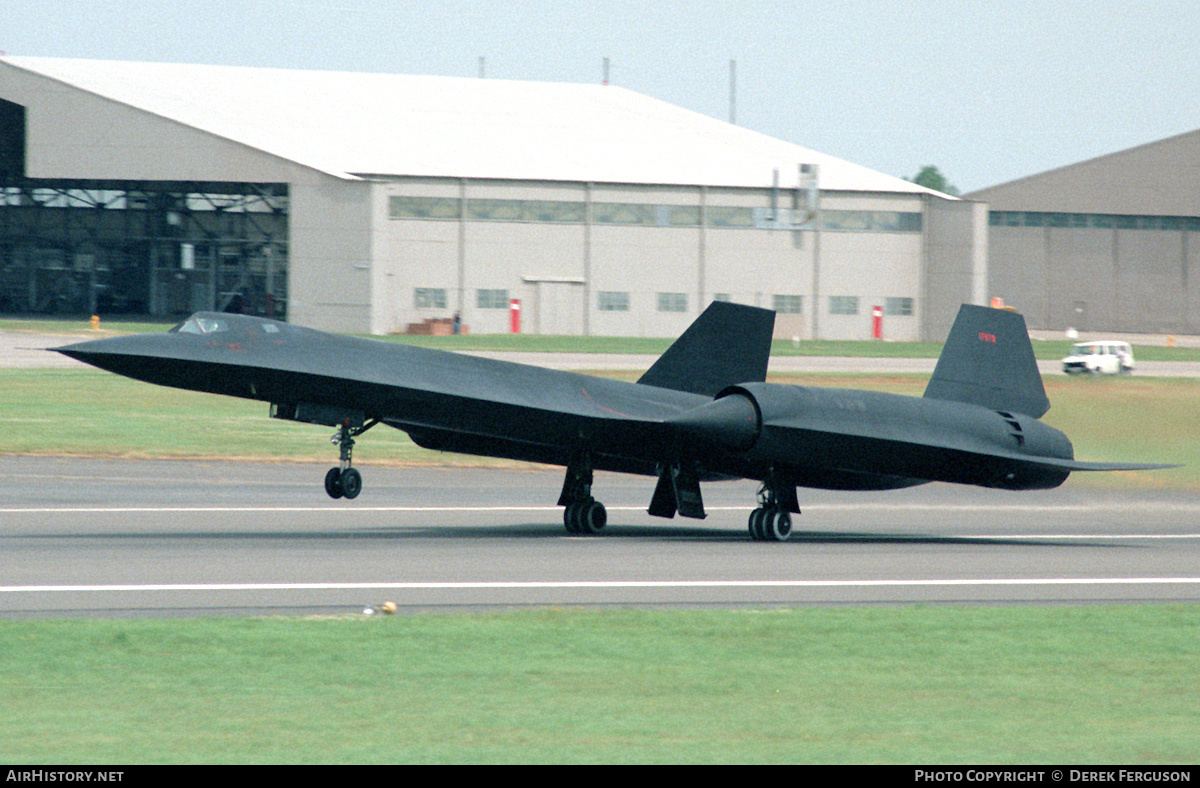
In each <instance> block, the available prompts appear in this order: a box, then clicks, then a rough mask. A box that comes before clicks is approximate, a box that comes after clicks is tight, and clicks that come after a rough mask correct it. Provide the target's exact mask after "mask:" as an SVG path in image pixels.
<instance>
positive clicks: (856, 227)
mask: <svg viewBox="0 0 1200 788" xmlns="http://www.w3.org/2000/svg"><path fill="white" fill-rule="evenodd" d="M923 226H924V219H923V218H922V216H921V214H919V213H914V212H911V211H833V210H827V211H822V212H821V227H822V229H825V230H835V231H840V232H868V233H919V232H921V229H922V227H923Z"/></svg>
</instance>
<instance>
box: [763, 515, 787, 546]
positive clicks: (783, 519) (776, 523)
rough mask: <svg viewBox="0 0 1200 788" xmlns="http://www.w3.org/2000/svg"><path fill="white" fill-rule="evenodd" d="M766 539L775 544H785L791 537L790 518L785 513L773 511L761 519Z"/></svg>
mask: <svg viewBox="0 0 1200 788" xmlns="http://www.w3.org/2000/svg"><path fill="white" fill-rule="evenodd" d="M763 525H764V526H765V528H764V530H765V531H766V538H767V539H770V540H773V541H776V542H786V541H787V540H788V537H789V536H791V535H792V516H791V515H790V514H788V513H787V512H784V511H780V510H774V511H771V512H768V514H767V516H766V517H764V518H763Z"/></svg>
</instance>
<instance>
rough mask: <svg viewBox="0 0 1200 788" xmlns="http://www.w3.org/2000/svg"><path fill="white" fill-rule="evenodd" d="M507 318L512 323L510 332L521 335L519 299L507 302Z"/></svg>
mask: <svg viewBox="0 0 1200 788" xmlns="http://www.w3.org/2000/svg"><path fill="white" fill-rule="evenodd" d="M508 318H509V320H510V321H511V323H512V327H511V328H512V332H513V333H514V334H520V333H521V299H519V298H514V299H512V300H510V301H509V302H508Z"/></svg>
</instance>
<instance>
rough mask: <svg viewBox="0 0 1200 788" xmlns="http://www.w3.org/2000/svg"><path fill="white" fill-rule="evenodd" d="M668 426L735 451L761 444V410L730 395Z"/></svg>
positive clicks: (734, 395) (701, 407) (688, 412)
mask: <svg viewBox="0 0 1200 788" xmlns="http://www.w3.org/2000/svg"><path fill="white" fill-rule="evenodd" d="M667 423H668V424H670V425H672V426H674V427H676V428H678V429H679V430H680V431H681V432H683V433H684V434H686V435H689V436H692V437H695V438H699V439H701V440H704V441H708V442H710V443H715V444H717V445H718V446H723V447H725V448H726V449H731V450H733V451H746V450H747V449H749V448H750V447H751V446H753V445H754V442H755V441H756V440H758V433H759V428H760V426H761V425H760V420H759V416H758V409H757V408H756V407H755V406H754V403H753V402H751V401H750V399H749V398H748V397H746V396H744V395H742V394H730V395H729V396H726V397H721V398H720V399H715V400H713V401H712V402H706V403H705V404H703V405H701V406H700V407H698V408H692V409H691V410H689V411H685V412H683V413H681V414H679V415H678V416H674V417H672V418H670V419H667Z"/></svg>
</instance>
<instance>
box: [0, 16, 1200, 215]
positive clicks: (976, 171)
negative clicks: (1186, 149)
mask: <svg viewBox="0 0 1200 788" xmlns="http://www.w3.org/2000/svg"><path fill="white" fill-rule="evenodd" d="M1197 30H1200V3H1195V2H1191V1H1187V0H1179V1H1176V0H1160V1H1159V2H1146V1H1145V0H1141V1H1139V0H1132V1H1131V2H1123V3H1112V4H1109V3H1104V2H1097V1H1096V0H1090V1H1089V2H1080V1H1078V0H1059V1H1058V2H1055V3H1049V2H1045V0H1005V1H1004V2H992V1H990V0H986V1H985V0H975V1H974V2H972V1H971V0H874V1H873V2H867V1H866V0H859V1H857V2H854V1H852V0H844V1H843V2H835V1H834V0H807V1H806V2H772V1H771V0H756V1H755V2H742V1H741V0H730V1H729V2H711V1H710V2H695V0H692V1H691V2H654V1H653V0H643V2H632V1H630V0H592V2H575V1H571V2H550V1H549V0H545V1H542V2H538V1H536V0H517V1H516V2H513V1H511V0H510V1H509V2H487V1H485V0H469V1H463V0H440V1H439V2H426V1H424V0H420V1H418V0H412V1H410V2H405V1H404V0H370V1H369V2H358V1H357V0H221V2H212V0H0V51H4V52H6V53H8V54H11V55H41V56H51V57H83V58H100V59H114V60H116V59H119V60H149V61H180V62H193V63H221V64H229V65H249V66H277V67H284V68H316V69H330V70H344V71H384V72H396V73H411V74H442V75H448V76H465V77H474V76H476V75H477V74H478V69H479V57H480V56H483V57H484V58H485V63H486V75H487V77H488V78H489V79H521V80H548V81H562V82H598V81H599V80H600V77H601V62H602V60H603V58H605V57H607V58H609V59H610V62H611V66H610V81H611V82H612V83H613V84H618V85H622V86H624V87H627V88H630V89H632V90H636V91H639V92H641V93H645V94H647V95H650V96H654V97H655V98H659V99H663V100H665V101H670V102H672V103H674V104H678V105H680V106H684V107H687V108H689V109H693V110H696V111H698V112H702V113H705V114H707V115H712V116H714V117H718V118H723V119H724V118H728V115H729V61H730V60H731V59H735V60H736V61H737V122H738V124H739V125H742V126H745V127H747V128H751V129H754V130H756V131H760V132H763V133H765V134H769V135H771V136H774V137H779V138H782V139H786V140H788V141H791V142H795V143H797V144H800V145H803V146H806V147H809V148H813V149H815V150H819V151H822V152H825V153H829V154H832V155H835V156H840V157H842V158H845V159H848V160H850V161H853V162H857V163H859V164H863V165H866V166H868V167H872V168H874V169H877V170H880V171H882V172H886V173H889V174H892V175H899V176H904V177H911V176H912V175H914V174H915V173H916V171H917V170H918V169H919V168H920V166H921V165H923V164H930V163H932V164H936V165H938V166H939V167H940V168H941V170H942V172H943V173H944V174H945V175H946V176H947V178H949V180H950V181H951V182H953V183H954V184H956V185H957V186H958V187H959V188H960V189H962V190H963V191H970V190H973V189H979V188H983V187H985V186H991V185H994V184H997V183H1002V182H1005V181H1009V180H1013V179H1015V178H1019V177H1022V176H1025V175H1030V174H1033V173H1036V172H1041V171H1043V170H1047V169H1051V168H1053V167H1059V166H1063V165H1066V164H1071V163H1074V162H1076V161H1081V160H1083V159H1087V158H1092V157H1094V156H1100V155H1103V154H1106V153H1111V152H1114V151H1117V150H1121V149H1123V148H1127V147H1131V146H1134V145H1139V144H1143V143H1147V142H1153V141H1155V140H1158V139H1162V138H1164V137H1168V136H1172V135H1175V134H1180V133H1183V132H1187V131H1192V130H1195V129H1197V128H1200V101H1197V99H1196V97H1197V85H1200V57H1198V56H1197V52H1196V50H1197V48H1198V47H1200V45H1197V44H1196V43H1195V42H1196V31H1197Z"/></svg>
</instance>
